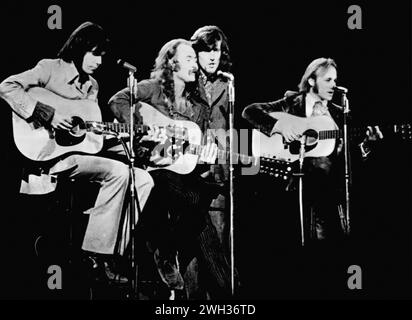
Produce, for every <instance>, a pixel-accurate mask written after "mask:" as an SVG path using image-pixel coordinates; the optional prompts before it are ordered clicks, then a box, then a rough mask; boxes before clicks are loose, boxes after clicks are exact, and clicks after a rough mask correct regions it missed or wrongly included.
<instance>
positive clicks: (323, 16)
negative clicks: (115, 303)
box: [0, 1, 412, 299]
mask: <svg viewBox="0 0 412 320" xmlns="http://www.w3.org/2000/svg"><path fill="white" fill-rule="evenodd" d="M52 4H59V5H60V6H61V9H62V23H63V25H62V26H63V28H62V29H61V30H50V29H49V28H48V26H47V19H48V18H49V16H50V15H49V14H48V13H47V9H48V7H49V6H50V5H52ZM351 4H353V3H352V2H347V1H340V2H339V3H333V2H330V1H311V2H308V3H301V2H298V1H285V2H281V3H275V2H274V1H271V2H269V1H268V2H258V1H247V2H245V3H243V4H228V3H224V2H223V1H220V2H211V3H207V2H204V3H202V2H180V1H179V2H174V3H173V2H169V3H161V2H159V3H158V2H141V1H130V2H125V1H116V2H113V1H111V2H105V3H100V4H97V3H94V4H91V3H89V2H86V1H83V2H76V3H73V2H71V3H68V2H67V3H66V2H60V3H59V2H48V1H44V2H41V3H38V2H36V3H34V2H33V3H24V2H15V3H13V4H11V3H8V4H7V3H5V2H3V3H2V4H1V12H2V18H1V20H0V26H1V29H0V30H1V43H2V46H1V47H2V53H1V55H2V59H1V61H2V64H1V68H0V78H1V79H4V78H6V77H7V76H8V75H10V74H15V73H18V72H20V71H24V70H26V69H28V68H31V67H33V66H34V65H35V64H36V63H37V61H38V60H40V59H42V58H46V57H47V58H53V57H55V55H56V53H57V52H58V50H59V49H60V47H61V45H62V44H63V42H64V41H65V39H67V37H68V35H69V34H70V33H71V32H72V31H73V29H74V28H75V27H76V26H78V25H79V24H80V23H82V22H84V21H87V20H90V21H94V22H96V23H98V24H101V25H102V26H103V27H104V28H105V29H106V30H107V31H108V33H109V35H110V38H111V40H112V45H113V50H112V52H111V53H110V54H109V55H108V56H106V57H105V58H104V59H105V60H106V61H105V65H104V68H101V70H99V71H98V73H97V74H96V78H97V79H98V81H99V84H100V105H101V108H102V111H103V114H104V117H105V118H106V119H107V120H110V114H109V113H108V112H107V109H106V102H107V100H108V99H109V98H110V97H111V95H113V94H114V93H115V92H117V91H118V90H119V89H121V88H123V87H124V85H125V81H126V72H125V71H124V70H122V69H120V68H119V67H117V66H116V65H115V63H114V61H115V60H116V59H117V58H122V59H125V60H126V61H128V62H130V63H132V64H133V65H135V66H136V67H137V73H136V76H137V78H138V79H145V78H147V77H148V76H149V73H150V70H151V68H152V66H153V62H154V58H155V57H156V55H157V52H158V50H159V49H160V47H161V46H162V45H163V44H164V43H165V42H166V41H168V40H170V39H172V38H180V37H183V38H189V37H190V36H191V35H192V33H193V32H194V30H196V29H197V28H198V27H200V26H203V25H206V24H216V25H218V26H220V27H221V28H222V29H223V30H224V32H225V33H226V35H227V36H228V38H229V44H230V48H231V55H232V60H233V63H234V68H233V73H234V75H235V77H236V106H235V110H236V111H235V112H236V114H235V119H236V127H238V128H249V126H248V124H247V123H245V122H244V121H243V120H242V119H241V117H240V113H241V111H242V109H243V108H244V107H245V106H246V105H248V104H249V103H252V102H256V101H266V100H274V99H276V98H278V97H281V96H283V93H284V91H285V90H289V89H292V90H294V89H296V86H297V83H298V81H299V79H300V77H301V75H302V73H303V71H304V68H305V67H306V66H307V64H308V63H309V62H310V61H312V60H313V59H314V58H317V57H321V56H323V57H333V58H334V59H335V60H336V62H337V63H338V78H339V79H338V82H339V84H340V85H342V86H345V87H347V88H349V95H348V98H349V99H350V105H351V109H352V116H353V119H354V120H353V121H354V123H361V124H363V123H373V124H375V123H395V122H407V121H409V122H411V100H410V98H411V78H410V71H411V25H410V14H411V8H410V3H408V2H407V1H398V2H396V4H395V2H390V3H388V2H382V3H377V2H372V1H368V2H365V3H361V2H357V3H356V4H358V5H359V6H360V7H361V9H362V30H350V29H349V28H348V26H347V20H348V18H349V16H350V14H348V13H347V9H348V7H349V6H350V5H351ZM1 112H2V118H3V123H2V124H3V127H4V130H3V132H4V137H5V139H4V140H3V143H4V145H5V148H4V149H3V150H4V152H3V157H2V161H3V165H2V168H3V179H2V180H3V186H4V187H5V188H4V191H2V194H3V197H4V198H3V199H4V200H3V203H2V204H3V206H2V208H3V210H2V211H4V217H5V221H4V223H2V224H1V227H0V228H1V229H2V236H4V240H5V241H3V243H5V244H6V249H7V250H5V251H4V255H5V259H4V261H5V262H4V265H6V269H7V270H8V271H10V270H12V271H10V272H11V273H12V274H15V275H16V273H17V275H16V276H15V277H13V280H12V281H11V284H10V286H5V287H4V288H7V289H6V290H5V291H4V292H2V293H1V296H4V297H20V298H30V297H31V296H30V294H28V293H27V292H25V290H23V289H22V288H24V281H25V280H23V279H25V277H27V278H28V276H26V275H28V274H30V272H29V269H30V268H31V267H30V266H31V262H30V260H27V259H25V258H24V256H25V251H24V250H26V249H25V248H26V247H25V246H24V245H22V242H24V239H25V238H24V235H22V234H21V233H22V231H21V230H22V226H21V225H20V223H23V224H24V222H25V221H26V215H30V210H29V208H27V210H17V211H16V210H15V208H16V206H15V205H16V201H17V199H18V198H17V189H18V178H17V177H18V176H19V172H20V171H19V170H20V167H19V156H18V153H17V151H16V150H15V147H14V144H13V141H12V135H11V127H10V120H9V119H10V118H9V117H10V114H9V110H8V109H7V107H6V106H5V105H4V104H2V110H1ZM380 156H381V157H380V158H379V159H376V160H375V162H372V163H371V166H370V168H369V170H368V171H367V172H365V173H364V175H363V176H362V178H361V179H360V180H359V181H360V182H361V183H359V184H358V185H357V186H356V187H355V189H354V193H356V194H355V195H354V198H356V199H355V200H356V203H355V204H354V206H355V210H354V211H355V214H356V215H357V218H355V219H354V222H357V224H356V225H355V226H354V230H355V231H357V232H356V233H355V235H357V236H356V237H355V240H356V241H354V243H353V244H351V245H350V246H349V248H345V254H344V256H345V257H347V259H344V261H343V263H342V265H339V266H338V267H339V270H335V271H336V272H337V273H338V274H339V275H340V276H341V277H342V279H343V278H345V277H347V274H346V270H347V266H349V265H351V264H359V265H361V267H363V271H364V277H365V279H366V280H365V281H366V284H367V286H366V285H365V288H364V289H363V291H361V293H359V292H356V293H354V292H352V291H349V290H346V291H345V290H343V289H342V290H339V291H338V293H337V297H349V298H351V297H366V298H374V297H378V298H405V297H407V298H410V297H411V287H412V281H411V245H410V243H411V241H410V240H411V239H410V228H411V213H412V210H411V201H410V193H411V165H410V160H411V158H410V145H407V144H400V145H389V144H386V145H385V147H384V148H382V150H381V153H380ZM385 179H386V180H385ZM256 181H257V180H253V177H245V178H243V179H239V183H238V184H237V189H236V190H237V191H236V192H237V196H236V212H235V214H236V218H237V221H238V224H237V226H236V227H237V228H238V229H237V230H236V232H237V233H236V235H237V244H238V246H237V253H238V255H237V257H238V263H239V269H240V271H241V272H243V274H244V277H243V278H244V283H245V285H244V286H245V293H244V297H248V298H251V297H257V298H264V299H270V298H282V297H294V296H295V294H294V292H296V291H293V290H292V289H291V290H290V292H287V293H286V292H285V295H283V291H282V290H283V289H282V290H280V289H278V290H277V289H276V285H277V282H280V281H281V278H293V277H298V278H299V276H297V275H296V274H299V270H300V269H299V268H300V267H299V266H301V267H302V268H305V264H304V262H302V263H303V264H299V263H300V262H299V261H300V260H299V259H300V258H299V259H297V260H296V261H294V266H295V267H294V268H295V269H293V268H292V269H293V270H294V272H290V273H288V274H284V275H283V276H282V272H285V270H286V269H287V267H284V268H283V269H279V268H278V269H276V267H275V266H279V265H287V261H282V257H283V258H284V256H282V255H277V253H276V252H274V251H273V250H272V249H273V248H272V246H271V243H272V241H274V240H273V238H272V235H273V234H276V233H277V230H279V228H282V226H278V225H276V219H275V218H274V217H273V215H272V210H273V208H272V209H270V208H267V209H266V208H259V206H258V204H257V203H256V202H257V200H256V197H255V196H256V194H255V192H254V191H255V188H254V182H255V183H256ZM256 205H257V206H256ZM257 209H260V210H257ZM269 226H270V227H269ZM25 228H28V229H30V226H26V227H25ZM23 229H24V228H23ZM262 234H265V236H262ZM27 250H28V249H27ZM279 257H281V258H280V259H279ZM301 257H305V258H302V261H306V260H304V259H308V260H310V259H315V258H314V257H312V256H310V255H309V256H304V254H303V255H302V256H301ZM298 260H299V261H298ZM9 268H10V269H9ZM16 279H17V280H16ZM345 279H346V278H345ZM268 280H269V281H268ZM288 281H289V280H283V284H282V285H281V286H280V288H285V287H287V284H285V283H287V282H288ZM20 282H21V284H20ZM295 282H298V280H295ZM315 282H316V281H315ZM18 284H20V286H19V285H18ZM339 285H340V286H345V285H346V284H345V283H343V282H342V281H341V282H340V283H339ZM292 288H293V286H292ZM296 290H298V289H296ZM296 296H299V294H297V293H296ZM303 296H305V295H303ZM308 296H309V293H308ZM320 296H321V297H327V296H328V294H327V293H323V294H321V295H320Z"/></svg>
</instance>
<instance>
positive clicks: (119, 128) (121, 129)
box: [85, 121, 149, 133]
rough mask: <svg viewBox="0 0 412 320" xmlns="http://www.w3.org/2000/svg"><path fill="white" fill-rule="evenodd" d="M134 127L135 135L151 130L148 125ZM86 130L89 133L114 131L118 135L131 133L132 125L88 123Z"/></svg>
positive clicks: (86, 123)
mask: <svg viewBox="0 0 412 320" xmlns="http://www.w3.org/2000/svg"><path fill="white" fill-rule="evenodd" d="M133 127H134V132H135V133H146V132H147V131H148V130H149V126H146V125H134V126H133ZM85 129H87V130H89V131H90V130H95V129H103V130H106V131H112V132H116V133H130V124H128V123H118V122H96V121H86V122H85Z"/></svg>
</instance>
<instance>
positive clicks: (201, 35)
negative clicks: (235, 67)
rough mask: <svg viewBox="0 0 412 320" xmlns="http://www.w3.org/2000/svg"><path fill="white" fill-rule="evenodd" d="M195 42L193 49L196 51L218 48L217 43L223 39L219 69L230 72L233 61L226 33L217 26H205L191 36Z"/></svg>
mask: <svg viewBox="0 0 412 320" xmlns="http://www.w3.org/2000/svg"><path fill="white" fill-rule="evenodd" d="M190 40H191V41H192V43H193V49H195V51H196V53H199V52H201V51H212V50H214V49H216V43H217V42H218V41H222V44H221V51H222V54H221V56H220V64H219V70H221V71H224V72H230V69H231V67H232V62H231V59H230V51H229V45H228V41H227V37H226V35H225V34H224V33H223V31H222V30H221V29H220V28H219V27H217V26H204V27H201V28H199V29H197V30H196V31H195V33H194V34H193V36H192V37H191V38H190Z"/></svg>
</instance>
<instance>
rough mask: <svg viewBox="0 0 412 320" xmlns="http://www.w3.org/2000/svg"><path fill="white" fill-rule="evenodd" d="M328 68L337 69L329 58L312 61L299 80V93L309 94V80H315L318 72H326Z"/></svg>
mask: <svg viewBox="0 0 412 320" xmlns="http://www.w3.org/2000/svg"><path fill="white" fill-rule="evenodd" d="M329 67H334V68H335V69H337V65H336V63H335V61H334V60H333V59H331V58H318V59H315V60H313V61H312V62H311V63H310V64H309V65H308V67H307V68H306V71H305V73H304V74H303V76H302V79H301V80H300V83H299V85H298V88H299V91H303V92H305V93H307V92H309V90H310V88H311V86H310V84H309V79H314V80H316V77H317V72H318V70H319V69H325V70H326V69H328V68H329Z"/></svg>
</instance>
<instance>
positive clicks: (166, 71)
mask: <svg viewBox="0 0 412 320" xmlns="http://www.w3.org/2000/svg"><path fill="white" fill-rule="evenodd" d="M181 44H185V45H188V46H190V47H192V43H191V42H190V41H188V40H185V39H173V40H170V41H169V42H167V43H166V44H165V45H163V47H162V48H161V49H160V51H159V54H158V55H157V58H156V60H155V65H154V67H153V70H152V72H151V74H150V78H151V79H154V80H156V81H158V82H159V84H160V86H161V88H162V92H163V94H164V96H165V100H166V102H167V103H168V105H169V108H171V105H172V104H173V103H174V102H175V91H174V89H175V88H174V80H173V72H174V71H177V69H176V68H178V67H179V66H178V64H177V60H176V58H175V56H176V52H177V48H178V47H179V46H180V45H181ZM170 61H173V62H174V63H171V62H170ZM196 94H198V93H197V85H196V83H195V82H193V83H186V86H185V91H184V95H185V97H186V98H187V99H188V100H189V99H190V98H191V97H193V96H194V95H196ZM184 111H185V110H180V111H179V112H182V113H184Z"/></svg>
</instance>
